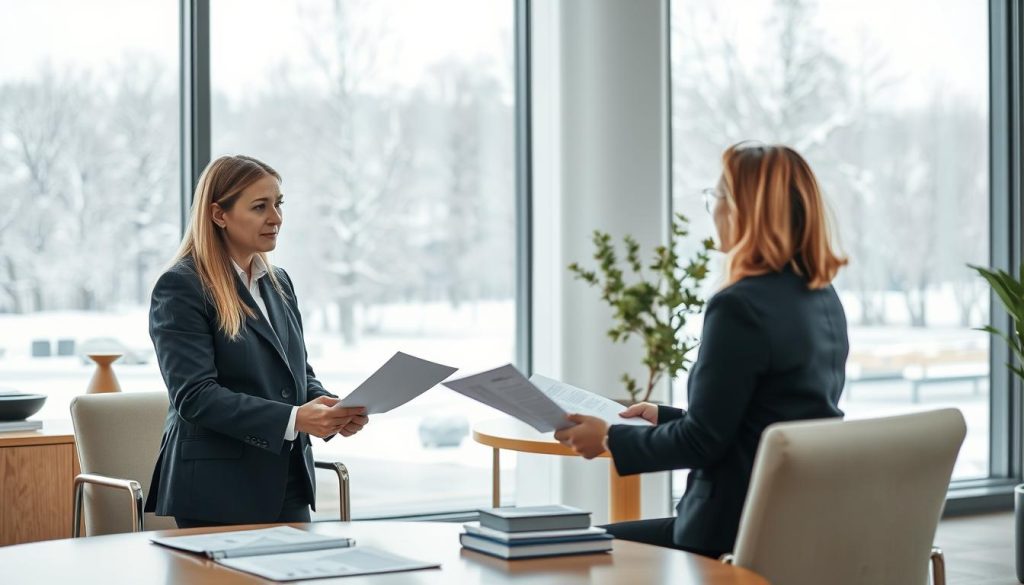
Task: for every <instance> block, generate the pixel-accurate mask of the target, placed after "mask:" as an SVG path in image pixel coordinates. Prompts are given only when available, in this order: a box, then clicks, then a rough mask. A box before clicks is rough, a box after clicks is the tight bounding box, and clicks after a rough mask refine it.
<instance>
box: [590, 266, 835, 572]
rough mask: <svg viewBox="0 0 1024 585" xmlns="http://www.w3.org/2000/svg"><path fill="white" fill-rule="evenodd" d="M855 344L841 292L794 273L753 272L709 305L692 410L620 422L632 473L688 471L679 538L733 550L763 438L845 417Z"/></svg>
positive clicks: (709, 548)
mask: <svg viewBox="0 0 1024 585" xmlns="http://www.w3.org/2000/svg"><path fill="white" fill-rule="evenodd" d="M848 353H849V341H848V339H847V333H846V316H845V314H844V312H843V307H842V305H841V304H840V302H839V297H838V296H837V295H836V292H835V290H834V289H833V288H832V287H831V286H828V287H826V288H823V289H819V290H810V289H808V288H807V284H806V282H805V280H804V279H803V278H802V277H800V276H799V275H797V274H796V273H795V272H793V271H792V270H789V269H787V270H784V271H782V272H779V273H771V274H766V275H762V276H755V277H749V278H745V279H743V280H741V281H739V282H737V283H735V284H733V285H731V286H729V287H727V288H725V289H722V290H721V291H720V292H719V293H718V294H716V295H715V296H714V297H712V299H711V300H710V301H709V302H708V305H707V312H706V314H705V317H704V332H703V334H702V338H701V345H700V350H699V353H698V355H697V360H696V362H695V363H694V366H693V369H692V371H691V372H690V379H689V385H688V394H689V411H683V410H680V409H677V408H671V407H666V406H662V407H660V408H659V409H658V422H659V424H658V425H657V426H656V427H633V426H624V425H613V426H611V427H610V428H609V430H608V448H609V450H610V451H611V455H612V458H613V460H614V461H615V467H616V469H617V470H618V472H619V473H620V474H622V475H629V474H634V473H644V472H648V471H665V470H669V469H686V468H690V469H692V470H693V471H691V472H690V474H689V477H688V478H687V482H686V484H687V485H686V493H685V494H683V497H682V499H680V500H679V504H678V505H677V506H676V510H677V512H678V516H677V518H676V520H675V526H674V533H673V536H674V541H675V543H676V544H677V545H680V546H682V547H685V548H689V549H693V550H698V551H703V552H708V553H712V554H720V553H724V552H729V551H731V550H732V549H733V545H734V544H735V541H736V532H737V530H738V529H739V522H740V513H741V512H742V510H743V502H744V499H745V498H746V495H747V487H748V485H749V483H750V475H751V471H752V468H753V464H754V454H755V453H756V452H757V445H758V441H759V440H760V438H761V433H762V432H763V431H764V429H765V427H767V426H768V425H770V424H772V423H776V422H779V421H791V420H802V419H814V418H828V417H839V416H842V415H843V413H842V411H841V410H839V408H838V406H837V404H838V402H839V395H840V394H841V393H842V390H843V384H844V381H845V377H846V372H845V369H846V356H847V354H848Z"/></svg>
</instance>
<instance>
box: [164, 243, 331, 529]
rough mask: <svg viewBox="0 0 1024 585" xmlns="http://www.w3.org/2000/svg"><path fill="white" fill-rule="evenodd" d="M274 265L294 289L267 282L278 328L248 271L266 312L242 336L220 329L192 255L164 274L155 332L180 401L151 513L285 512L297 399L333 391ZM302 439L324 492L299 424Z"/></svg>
mask: <svg viewBox="0 0 1024 585" xmlns="http://www.w3.org/2000/svg"><path fill="white" fill-rule="evenodd" d="M274 270H275V271H276V274H277V277H278V279H279V280H280V281H281V284H282V287H283V288H284V291H285V293H286V296H285V297H282V296H281V295H280V294H279V293H278V292H277V291H276V290H274V287H273V285H272V284H271V283H270V279H269V277H265V278H262V279H260V281H259V286H260V290H261V292H262V296H263V299H264V302H265V303H266V306H267V313H269V315H270V320H271V321H272V322H273V329H271V326H270V324H269V323H267V321H266V319H265V318H264V317H263V314H262V313H261V312H260V310H259V308H258V307H257V306H256V302H255V300H254V299H253V298H252V295H250V294H249V291H248V290H247V289H246V287H245V286H243V284H242V283H241V281H240V280H238V281H237V285H238V294H239V295H241V297H242V299H243V300H244V302H245V303H246V304H247V305H249V307H251V308H252V310H253V312H254V313H255V315H256V316H255V317H250V318H248V319H246V320H245V322H244V324H243V327H242V332H241V335H240V337H239V338H238V339H237V340H235V341H231V340H229V339H228V338H227V337H226V336H225V335H224V334H223V333H222V332H221V331H220V330H219V328H218V326H217V316H216V308H215V307H214V305H213V304H212V302H211V300H210V298H209V297H208V295H207V294H206V293H205V292H204V290H203V286H202V283H201V281H200V280H199V276H198V275H197V274H196V272H195V265H194V263H193V262H192V260H191V259H185V260H182V261H181V262H179V263H177V264H176V265H175V266H173V267H172V268H171V269H170V270H168V271H167V272H165V273H164V274H163V275H162V276H161V277H160V279H159V280H158V281H157V283H156V286H155V287H154V289H153V297H152V302H151V305H150V311H149V334H150V337H152V339H153V345H154V346H155V348H156V356H157V360H158V361H159V363H160V373H161V374H162V375H163V378H164V382H165V383H166V385H167V392H168V394H169V395H170V408H169V409H168V412H167V421H166V423H165V425H164V437H163V441H162V443H161V445H160V456H159V457H158V459H157V462H156V467H155V469H154V470H153V480H152V483H151V484H150V485H151V487H150V491H149V496H148V498H147V500H146V511H147V512H156V513H157V514H159V515H161V516H178V517H184V518H190V519H197V520H209V521H213V522H226V523H256V522H271V521H273V520H274V519H276V518H277V516H278V514H279V513H280V511H281V505H282V502H283V501H284V492H285V484H286V482H287V481H288V459H289V449H290V448H291V444H290V443H288V442H286V441H285V440H284V433H285V427H286V426H287V424H288V418H289V416H290V415H291V408H292V406H296V405H302V404H304V403H306V402H307V401H309V400H312V399H314V398H317V397H319V396H333V395H332V394H330V393H329V392H327V391H326V390H324V387H323V385H322V384H321V383H320V381H319V380H317V379H316V376H315V375H314V373H313V370H312V368H310V366H309V364H308V363H307V361H306V347H305V342H304V341H303V336H302V320H301V318H300V316H299V309H298V305H297V303H296V299H295V291H294V289H293V287H292V282H291V279H290V278H289V277H288V274H287V273H286V272H285V271H284V270H282V269H280V268H274ZM295 448H301V449H302V450H303V458H304V459H305V463H306V475H307V478H306V479H307V481H308V485H309V488H310V491H309V493H310V494H315V493H316V492H315V486H316V483H315V481H314V473H313V456H312V451H311V449H310V444H309V436H308V435H306V434H305V433H299V436H298V438H297V439H296V441H295ZM309 503H310V505H312V504H313V503H314V502H312V501H311V502H309Z"/></svg>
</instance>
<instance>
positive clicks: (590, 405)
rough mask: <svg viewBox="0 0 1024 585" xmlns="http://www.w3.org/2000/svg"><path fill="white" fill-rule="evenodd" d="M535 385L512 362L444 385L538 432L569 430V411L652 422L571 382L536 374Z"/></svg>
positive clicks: (615, 419) (626, 421)
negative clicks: (623, 414) (626, 412)
mask: <svg viewBox="0 0 1024 585" xmlns="http://www.w3.org/2000/svg"><path fill="white" fill-rule="evenodd" d="M534 378H535V379H537V381H538V382H539V384H534V383H533V382H531V381H530V380H527V379H526V377H525V376H523V375H522V374H521V373H519V370H517V369H516V368H515V366H513V365H511V364H509V365H505V366H501V367H500V368H495V369H493V370H488V371H486V372H482V373H480V374H475V375H473V376H467V377H465V378H460V379H458V380H450V381H448V382H445V383H444V385H445V386H447V387H448V388H451V389H452V390H455V391H456V392H458V393H459V394H462V395H464V396H467V397H469V398H472V399H473V400H476V401H478V402H482V403H484V404H486V405H488V406H491V407H493V408H496V409H498V410H500V411H502V412H504V413H505V414H507V415H509V416H512V417H515V418H517V419H519V420H521V421H523V422H524V423H526V424H528V425H530V426H531V427H533V428H535V429H537V430H538V431H539V432H542V433H546V432H550V431H555V430H560V429H566V428H569V427H571V426H573V425H574V423H572V422H570V421H568V420H566V418H565V417H566V415H567V414H568V413H570V412H576V413H579V414H587V415H590V416H597V417H600V418H602V419H604V420H606V421H608V422H609V423H611V424H634V425H649V424H650V423H648V422H646V421H643V422H637V421H635V420H633V419H624V418H621V417H619V416H618V413H619V412H622V411H623V410H625V408H623V407H622V406H621V405H619V404H618V403H616V402H613V401H611V400H608V399H607V398H603V397H601V396H598V395H596V394H594V393H592V392H587V391H586V390H582V389H580V388H575V387H573V386H570V385H568V384H563V383H561V382H558V381H555V380H551V379H549V378H545V377H543V376H534Z"/></svg>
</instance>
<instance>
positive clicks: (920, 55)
mask: <svg viewBox="0 0 1024 585" xmlns="http://www.w3.org/2000/svg"><path fill="white" fill-rule="evenodd" d="M711 3H715V4H717V5H718V6H719V11H720V12H721V13H723V14H725V15H726V18H727V21H726V22H725V23H723V24H722V26H721V27H720V29H721V30H709V31H707V34H709V35H714V34H727V35H736V36H737V38H740V39H741V46H740V49H741V50H745V51H756V50H757V47H758V45H759V43H760V39H761V38H762V36H763V33H762V31H761V27H762V23H763V22H764V18H765V16H766V15H767V14H768V13H769V11H770V10H771V8H772V3H773V0H699V1H697V0H694V1H693V2H692V3H691V2H690V1H689V0H673V4H672V6H673V15H674V17H676V18H678V17H679V15H681V14H685V12H686V10H687V8H688V7H689V6H694V5H699V6H707V5H709V4H711ZM299 4H301V5H305V6H317V7H326V6H329V5H330V2H327V1H324V2H323V3H318V2H317V0H312V1H308V0H307V1H306V2H302V3H299V2H294V1H285V0H213V7H212V21H213V23H212V33H211V34H212V35H213V37H214V38H213V55H212V66H213V75H214V84H215V88H216V89H217V90H218V91H221V92H224V93H227V94H229V95H231V96H232V97H240V96H243V95H245V94H247V93H249V92H252V91H256V90H259V89H261V88H265V87H266V86H267V84H268V72H271V71H274V70H275V69H276V66H277V65H278V64H279V63H280V62H281V61H283V60H286V59H291V60H293V61H297V62H300V63H301V62H303V61H305V60H306V51H307V44H306V43H307V41H306V40H305V38H304V36H303V34H304V32H303V27H302V26H301V23H300V21H299V18H298V15H297V12H298V11H297V10H296V8H295V6H296V5H299ZM363 6H364V7H366V6H368V7H370V9H371V10H373V11H378V12H380V11H383V12H386V13H387V14H388V25H389V27H390V28H391V30H392V33H391V35H390V36H388V37H386V40H385V41H382V46H383V47H386V48H387V49H386V53H387V54H385V55H383V56H382V60H383V63H382V65H381V66H380V67H379V69H378V70H376V71H375V81H376V83H379V84H381V86H383V87H388V86H392V85H398V86H402V85H405V86H410V85H413V84H415V82H416V81H418V80H419V78H420V77H421V76H422V75H423V74H424V72H426V71H427V69H428V67H429V66H430V65H431V64H432V63H435V62H437V61H439V60H441V59H444V58H446V57H457V58H461V59H465V60H469V61H472V60H474V57H477V58H482V59H484V60H486V61H489V62H490V63H491V64H492V65H493V66H495V67H498V68H500V69H501V70H502V74H501V77H502V78H511V72H510V68H511V67H512V63H511V62H510V53H511V46H510V43H511V26H512V22H513V10H514V5H513V2H512V0H429V1H428V0H370V1H369V2H365V3H363ZM364 9H365V8H364ZM987 21H988V14H987V3H986V2H984V1H982V0H821V4H820V5H819V9H818V19H817V24H818V26H819V27H820V28H822V29H823V30H824V31H825V33H826V35H827V37H828V38H829V39H830V41H831V42H833V43H835V49H836V52H837V53H838V54H839V55H841V56H851V55H853V54H855V53H856V52H857V51H859V48H858V46H857V45H858V43H860V42H862V39H864V38H867V39H869V40H871V41H872V42H874V44H875V45H876V46H877V48H878V49H879V50H881V51H882V52H884V53H885V54H887V55H888V57H889V59H890V61H891V64H892V71H893V72H895V73H897V74H904V73H905V74H907V81H906V82H905V83H903V84H902V86H901V87H900V89H899V90H898V92H897V94H898V99H900V100H901V101H903V102H919V101H924V100H925V98H926V97H927V92H930V91H934V90H935V88H943V89H949V90H952V91H955V92H956V93H958V94H963V95H967V96H970V97H972V98H973V99H974V100H976V103H977V104H978V105H979V107H980V108H982V109H987V101H988V68H987V58H988V57H987V56H988V28H987V26H988V25H987ZM702 34H703V33H702ZM177 47H178V0H88V1H83V0H43V1H31V2H29V1H25V0H0V80H2V79H11V78H23V77H30V76H34V75H35V74H36V73H37V71H38V67H39V65H40V64H41V63H42V62H45V61H50V62H52V63H54V64H55V65H58V66H61V65H68V66H73V67H82V68H87V69H90V70H93V71H95V72H98V73H100V74H102V72H103V70H104V69H105V68H106V67H108V66H110V65H112V64H115V63H117V62H118V61H119V60H120V59H121V58H122V57H123V56H124V55H125V54H126V53H128V52H135V51H139V50H142V51H145V52H146V53H149V54H151V55H156V56H157V57H158V58H159V59H161V60H163V61H164V62H166V63H167V64H168V71H169V72H172V73H171V74H170V75H169V76H168V77H169V78H168V79H167V82H168V83H176V77H177V75H176V72H177V61H178V51H177Z"/></svg>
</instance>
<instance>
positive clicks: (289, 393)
mask: <svg viewBox="0 0 1024 585" xmlns="http://www.w3.org/2000/svg"><path fill="white" fill-rule="evenodd" d="M291 397H292V391H291V390H290V389H288V388H281V398H291Z"/></svg>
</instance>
